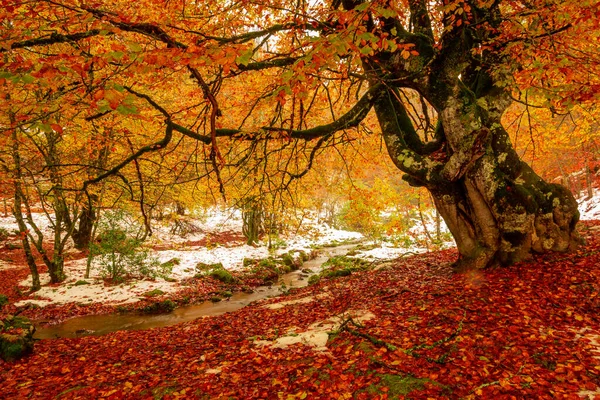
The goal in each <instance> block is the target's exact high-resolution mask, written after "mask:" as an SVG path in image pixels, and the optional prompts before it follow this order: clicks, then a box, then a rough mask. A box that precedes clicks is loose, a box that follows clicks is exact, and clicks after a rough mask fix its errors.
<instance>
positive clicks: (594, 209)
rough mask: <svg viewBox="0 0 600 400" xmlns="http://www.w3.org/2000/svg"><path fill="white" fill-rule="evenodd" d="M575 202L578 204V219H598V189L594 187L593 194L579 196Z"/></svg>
mask: <svg viewBox="0 0 600 400" xmlns="http://www.w3.org/2000/svg"><path fill="white" fill-rule="evenodd" d="M577 203H578V204H579V213H580V215H579V219H580V220H596V219H600V190H599V189H594V196H593V197H591V198H586V197H585V196H581V197H580V198H579V199H578V200H577Z"/></svg>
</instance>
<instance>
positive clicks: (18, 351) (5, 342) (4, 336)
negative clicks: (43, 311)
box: [0, 315, 35, 361]
mask: <svg viewBox="0 0 600 400" xmlns="http://www.w3.org/2000/svg"><path fill="white" fill-rule="evenodd" d="M0 329H1V330H2V331H1V332H0V358H1V359H3V360H4V361H14V360H18V359H19V358H21V357H23V356H25V355H27V354H30V353H31V352H32V351H33V343H34V342H33V334H34V332H35V327H34V326H33V325H32V324H31V321H29V319H28V318H26V317H18V316H17V317H13V316H11V315H9V316H7V317H6V318H5V319H4V320H3V321H2V325H1V327H0ZM13 329H17V330H13Z"/></svg>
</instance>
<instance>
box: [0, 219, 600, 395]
mask: <svg viewBox="0 0 600 400" xmlns="http://www.w3.org/2000/svg"><path fill="white" fill-rule="evenodd" d="M580 231H581V233H582V235H583V236H584V237H585V238H586V240H587V244H586V245H585V246H582V247H581V248H580V249H579V250H578V251H577V252H575V253H571V254H548V255H542V256H538V257H536V258H535V259H534V260H532V261H529V262H524V263H521V264H518V265H515V266H512V267H510V268H501V269H496V270H491V271H485V272H480V273H472V274H466V275H456V274H452V273H451V269H450V263H451V262H452V261H453V260H454V259H455V257H456V253H455V251H453V250H446V251H441V252H435V253H427V254H422V255H417V256H413V257H407V258H403V259H399V260H396V261H392V262H388V263H386V264H383V265H382V266H380V268H378V269H377V270H375V271H366V272H357V273H353V274H352V275H350V276H347V277H343V278H335V279H331V280H322V281H321V282H320V283H318V284H317V285H314V286H309V287H306V288H302V289H296V290H292V291H290V293H289V294H288V295H287V296H282V297H278V298H273V299H270V300H266V301H261V302H258V303H254V304H252V305H250V306H248V307H245V308H243V309H241V310H239V311H236V312H232V313H229V314H225V315H221V316H217V317H206V318H201V319H198V320H196V321H193V322H188V323H184V324H180V325H176V326H172V327H166V328H156V329H151V330H147V331H121V332H115V333H112V334H108V335H106V336H101V337H91V336H90V337H82V338H76V339H56V340H41V341H39V342H37V343H36V347H35V351H34V354H33V355H31V356H29V357H26V358H24V359H22V360H20V361H17V362H14V363H2V364H0V387H1V388H2V390H1V391H0V398H10V399H19V398H61V399H69V398H94V399H95V398H114V399H117V398H148V399H153V398H165V399H167V398H200V399H203V398H206V399H219V398H223V399H229V398H235V399H250V398H268V399H271V398H272V399H304V398H307V399H334V398H341V399H350V398H356V399H374V398H405V397H408V398H411V399H428V398H433V399H441V398H449V399H460V398H485V399H492V398H493V399H505V398H506V399H511V398H517V399H520V398H531V399H533V398H535V399H545V398H548V399H550V398H572V399H577V398H586V397H587V398H594V394H591V393H592V392H594V391H596V393H600V392H597V390H598V387H599V386H600V359H599V358H598V357H599V356H600V348H599V344H598V342H599V341H600V340H598V335H600V239H599V238H598V232H600V222H597V221H589V222H584V223H582V224H581V225H580ZM4 277H6V275H5V276H4ZM0 363H1V361H0ZM586 391H589V393H590V394H586ZM596 397H598V398H600V395H596Z"/></svg>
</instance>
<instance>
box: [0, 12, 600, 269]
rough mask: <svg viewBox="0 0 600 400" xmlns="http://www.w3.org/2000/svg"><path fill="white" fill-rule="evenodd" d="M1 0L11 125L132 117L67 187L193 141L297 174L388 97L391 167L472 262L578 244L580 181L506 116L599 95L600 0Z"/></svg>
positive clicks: (225, 156) (380, 111)
mask: <svg viewBox="0 0 600 400" xmlns="http://www.w3.org/2000/svg"><path fill="white" fill-rule="evenodd" d="M1 4H2V11H0V18H1V19H2V22H1V24H2V25H1V29H2V31H1V39H2V43H1V44H0V52H1V53H0V54H1V57H2V59H1V61H0V69H1V72H0V87H1V88H2V89H1V90H2V91H3V92H4V95H3V96H2V99H1V101H2V103H1V104H0V106H1V107H2V108H3V109H5V110H7V111H10V115H12V116H13V120H12V122H11V121H8V120H5V119H3V120H2V121H1V122H0V127H1V129H2V130H3V131H4V132H10V131H12V130H14V129H25V130H35V129H42V130H44V129H46V130H48V129H52V130H54V131H57V132H60V133H61V134H63V135H74V134H80V135H83V134H86V133H89V132H91V131H92V129H91V125H90V124H92V123H93V124H96V125H101V124H102V121H103V119H105V118H107V117H110V118H111V121H112V122H111V129H113V130H114V131H115V132H119V134H116V135H114V137H115V141H116V142H115V143H116V144H115V145H114V146H115V148H116V149H117V151H114V152H113V154H112V155H111V157H110V160H108V163H107V166H106V168H97V167H95V170H94V171H96V172H97V173H95V174H90V173H89V171H90V168H86V169H85V171H86V173H87V175H85V176H83V177H82V179H81V185H80V186H78V187H70V188H63V189H64V190H83V191H89V190H91V188H93V187H94V185H95V184H97V183H98V182H100V181H102V180H103V179H107V178H109V177H114V176H122V174H125V172H126V171H127V170H128V169H131V168H132V164H133V163H134V161H135V164H136V168H137V167H138V161H139V162H142V161H144V160H147V158H148V157H150V155H152V154H161V156H160V157H159V158H157V159H154V160H153V161H152V162H153V163H157V162H161V160H164V159H165V157H166V156H167V155H168V154H170V152H171V150H173V149H174V148H176V147H177V146H179V144H180V143H181V142H182V141H186V143H188V145H187V147H186V148H187V149H190V148H192V149H193V153H194V159H193V160H189V159H188V160H187V161H186V163H185V165H188V164H189V165H192V164H193V165H194V166H195V167H194V168H196V169H197V170H198V173H199V174H208V175H209V176H211V177H213V178H214V180H213V187H214V185H215V184H216V185H217V186H218V187H220V189H221V190H223V186H224V185H225V184H227V182H228V181H233V180H234V179H233V178H234V177H235V176H236V174H237V176H245V177H251V176H254V177H256V176H257V173H258V172H260V171H263V172H264V173H267V170H268V171H270V172H268V173H269V174H271V175H272V176H279V177H280V178H278V179H271V178H269V179H270V180H269V182H270V185H269V186H272V185H271V184H272V183H273V182H279V183H280V185H281V186H282V187H289V185H290V182H292V181H294V180H295V179H298V178H301V177H303V176H304V175H305V174H306V172H307V171H308V170H309V169H310V168H311V167H312V166H313V165H315V164H316V163H318V161H319V157H318V155H319V153H320V152H321V151H322V150H323V149H324V148H327V147H330V146H339V145H341V144H343V143H344V142H348V141H352V140H354V139H355V138H356V137H357V136H360V135H362V134H369V133H370V132H371V131H372V130H371V129H368V118H373V117H372V115H373V113H371V110H374V115H375V118H376V120H377V121H378V124H379V127H380V129H379V133H380V134H381V136H382V138H383V141H384V142H385V146H386V147H387V151H388V153H389V156H390V157H391V159H392V161H393V163H394V164H395V165H396V166H397V168H398V169H400V170H401V171H402V172H404V173H405V176H404V178H405V180H406V181H408V182H409V183H410V184H411V185H414V186H423V187H425V188H427V189H428V190H429V191H430V192H431V195H432V196H433V198H434V201H435V204H436V206H437V208H438V210H439V212H440V214H441V215H442V217H443V218H444V220H445V221H446V223H447V225H448V227H449V228H450V230H451V232H452V234H453V235H454V238H455V240H456V243H457V246H458V249H459V252H460V259H459V260H458V263H457V267H458V268H460V269H465V268H485V267H488V266H492V265H495V264H498V263H500V264H511V263H514V262H517V261H519V260H522V259H523V258H525V257H527V256H528V255H529V254H531V253H532V252H545V251H567V250H569V249H572V248H574V246H576V244H577V243H578V235H577V233H576V231H575V226H576V224H577V221H578V211H577V205H576V203H575V200H574V199H573V196H572V195H571V194H570V193H569V192H568V191H567V190H566V189H565V188H563V187H561V186H558V185H554V184H549V183H547V182H545V181H544V180H542V179H541V178H540V177H539V176H538V175H536V173H535V172H534V171H533V170H532V169H531V168H530V167H529V166H528V165H527V164H526V163H524V162H522V161H521V159H520V158H519V155H518V154H517V153H516V152H515V151H514V149H513V147H512V145H511V142H510V139H509V135H508V133H507V131H506V130H505V128H504V127H503V121H502V116H503V113H504V111H505V110H506V108H507V107H508V106H509V105H510V104H511V102H512V101H521V102H523V103H525V104H527V105H528V106H530V104H529V103H531V102H532V99H535V102H536V106H543V107H549V108H551V109H552V110H553V112H557V113H559V112H564V111H565V110H567V109H568V107H569V106H570V105H572V104H574V103H576V102H582V101H594V99H595V97H596V91H597V90H598V88H599V82H598V62H597V61H598V55H597V48H596V47H595V46H596V44H595V43H597V41H598V32H599V29H598V20H599V19H600V16H599V15H598V13H599V12H598V4H597V1H577V2H575V1H573V0H564V1H561V0H550V1H547V0H545V1H538V0H531V1H519V0H489V1H484V0H444V1H438V0H434V1H425V0H398V1H395V0H369V1H364V2H361V1H359V0H325V1H306V0H230V1H222V0H207V1H199V2H193V1H187V0H164V1H149V0H140V1H137V2H131V1H119V0H118V1H104V0H95V1H85V0H76V1H63V0H52V1H44V0H40V1H35V2H21V1H7V0H4V1H1ZM582 32H585V35H586V40H582ZM30 93H36V95H35V96H33V95H30ZM40 99H41V100H40ZM65 116H66V117H65ZM115 121H116V122H115ZM142 128H143V129H142ZM136 130H137V131H140V130H141V131H143V134H139V132H136ZM119 138H121V140H122V142H120V143H121V145H120V146H121V147H119ZM131 138H134V139H135V140H132V139H131ZM190 139H192V141H195V142H196V143H200V144H201V146H199V147H198V146H196V147H195V148H193V146H192V147H190V145H189V143H190ZM125 140H127V143H128V145H127V146H126V145H124V144H123V143H125ZM134 145H135V146H134ZM119 148H122V149H130V150H129V151H118V149H119ZM113 150H114V149H113ZM63 162H64V163H65V164H67V163H66V161H64V160H63ZM80 162H82V163H83V161H80ZM199 166H201V167H199ZM267 166H269V167H268V168H267ZM228 171H234V172H228ZM235 171H237V172H235ZM239 171H245V172H243V173H240V172H239ZM138 172H139V168H138ZM240 174H241V175H240ZM254 179H256V178H254Z"/></svg>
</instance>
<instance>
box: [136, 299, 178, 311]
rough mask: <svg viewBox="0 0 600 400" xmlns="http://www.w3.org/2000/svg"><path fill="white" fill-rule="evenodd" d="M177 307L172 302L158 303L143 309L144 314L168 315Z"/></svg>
mask: <svg viewBox="0 0 600 400" xmlns="http://www.w3.org/2000/svg"><path fill="white" fill-rule="evenodd" d="M176 307H177V304H175V303H174V302H173V301H172V300H163V301H157V302H155V303H152V304H148V305H147V306H146V307H144V308H142V312H143V313H144V314H168V313H170V312H171V311H173V310H174V309H175V308H176Z"/></svg>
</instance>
